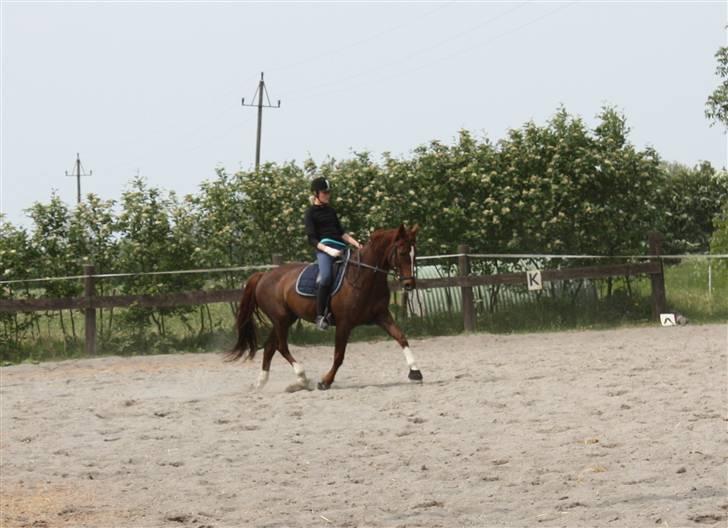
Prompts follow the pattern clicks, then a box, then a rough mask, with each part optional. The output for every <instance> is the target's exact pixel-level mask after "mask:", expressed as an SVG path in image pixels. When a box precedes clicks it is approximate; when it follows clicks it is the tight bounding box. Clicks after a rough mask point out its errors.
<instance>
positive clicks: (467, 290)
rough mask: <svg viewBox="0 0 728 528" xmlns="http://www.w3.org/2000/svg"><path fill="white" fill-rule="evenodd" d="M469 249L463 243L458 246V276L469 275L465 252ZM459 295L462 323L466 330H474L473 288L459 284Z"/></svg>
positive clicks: (468, 261) (468, 264) (468, 263)
mask: <svg viewBox="0 0 728 528" xmlns="http://www.w3.org/2000/svg"><path fill="white" fill-rule="evenodd" d="M469 251H470V247H468V246H467V245H465V244H460V245H459V246H458V253H460V256H459V257H458V275H459V276H460V277H467V276H468V275H470V260H469V258H468V255H467V253H468V252H469ZM460 296H461V298H462V301H463V302H462V306H463V325H464V327H465V331H466V332H474V331H475V303H474V299H473V288H472V287H471V286H461V287H460Z"/></svg>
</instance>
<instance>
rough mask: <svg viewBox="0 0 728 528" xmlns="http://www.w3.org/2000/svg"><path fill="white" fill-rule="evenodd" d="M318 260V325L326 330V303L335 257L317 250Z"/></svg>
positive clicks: (329, 291)
mask: <svg viewBox="0 0 728 528" xmlns="http://www.w3.org/2000/svg"><path fill="white" fill-rule="evenodd" d="M316 260H317V261H318V265H319V277H318V290H317V291H316V326H317V327H318V328H319V329H320V330H326V328H327V327H328V323H327V322H326V320H325V319H324V314H325V313H326V305H327V304H328V300H329V293H331V283H332V282H333V280H332V279H333V278H332V276H331V268H332V265H333V262H334V259H333V258H331V256H329V255H327V254H326V253H324V252H323V251H317V252H316Z"/></svg>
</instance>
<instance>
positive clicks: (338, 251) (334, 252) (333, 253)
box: [324, 246, 341, 258]
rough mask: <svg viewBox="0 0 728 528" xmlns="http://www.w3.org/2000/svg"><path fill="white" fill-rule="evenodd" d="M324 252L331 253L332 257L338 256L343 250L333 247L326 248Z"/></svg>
mask: <svg viewBox="0 0 728 528" xmlns="http://www.w3.org/2000/svg"><path fill="white" fill-rule="evenodd" d="M324 252H325V253H326V254H327V255H329V256H330V257H332V258H337V257H340V256H341V250H340V249H334V248H331V247H328V246H327V247H326V248H324Z"/></svg>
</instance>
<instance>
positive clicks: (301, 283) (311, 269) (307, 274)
mask: <svg viewBox="0 0 728 528" xmlns="http://www.w3.org/2000/svg"><path fill="white" fill-rule="evenodd" d="M349 253H350V252H349V250H347V251H346V252H345V255H344V258H343V260H342V259H336V260H335V261H334V266H333V269H332V274H333V276H334V281H333V288H332V290H331V297H333V296H334V295H336V293H338V291H339V290H340V289H341V286H342V284H343V283H344V275H345V274H346V268H347V267H348V264H349ZM318 273H319V266H318V263H316V262H314V263H312V264H309V265H308V266H306V267H305V268H303V271H301V273H299V274H298V278H297V279H296V293H297V294H299V295H303V296H304V297H316V290H317V289H318V281H317V279H318Z"/></svg>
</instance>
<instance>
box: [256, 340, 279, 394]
mask: <svg viewBox="0 0 728 528" xmlns="http://www.w3.org/2000/svg"><path fill="white" fill-rule="evenodd" d="M276 341H277V337H276V332H275V330H271V332H270V335H269V336H268V339H266V340H265V345H263V366H262V369H261V371H260V374H258V384H257V385H256V387H257V388H258V389H259V390H260V389H262V388H263V387H265V384H266V383H267V382H268V375H269V373H270V362H271V359H273V354H275V353H276V348H277V343H276Z"/></svg>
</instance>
